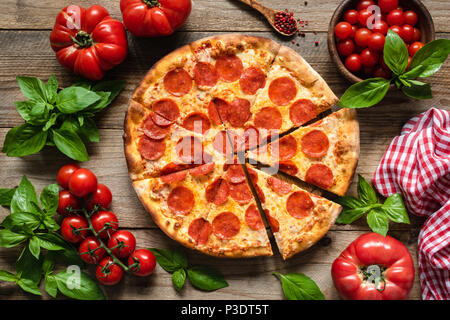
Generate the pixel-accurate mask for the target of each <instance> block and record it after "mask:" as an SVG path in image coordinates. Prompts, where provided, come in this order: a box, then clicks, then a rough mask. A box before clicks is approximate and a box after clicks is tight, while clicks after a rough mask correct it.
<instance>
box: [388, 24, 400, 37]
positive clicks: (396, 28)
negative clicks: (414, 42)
mask: <svg viewBox="0 0 450 320" xmlns="http://www.w3.org/2000/svg"><path fill="white" fill-rule="evenodd" d="M389 29H390V30H392V31H394V32H395V33H396V34H398V35H399V36H400V33H401V32H402V28H400V27H399V26H390V27H389Z"/></svg>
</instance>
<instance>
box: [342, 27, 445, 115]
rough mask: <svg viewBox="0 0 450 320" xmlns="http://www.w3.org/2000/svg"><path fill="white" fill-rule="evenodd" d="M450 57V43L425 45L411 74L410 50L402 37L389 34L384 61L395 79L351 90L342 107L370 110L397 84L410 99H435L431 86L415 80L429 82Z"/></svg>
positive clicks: (364, 83) (374, 80) (375, 80)
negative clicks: (426, 79)
mask: <svg viewBox="0 0 450 320" xmlns="http://www.w3.org/2000/svg"><path fill="white" fill-rule="evenodd" d="M449 53H450V40H447V39H438V40H435V41H431V42H429V43H427V44H425V45H424V46H423V47H422V48H421V49H420V50H419V51H417V53H416V54H415V55H414V57H413V58H412V60H411V64H410V65H409V68H408V70H406V68H407V66H408V57H409V56H408V48H407V47H406V44H405V42H404V41H403V40H402V38H400V36H399V35H398V34H397V33H395V32H394V31H392V30H388V33H387V36H386V41H385V44H384V51H383V57H384V62H385V63H386V65H387V66H388V67H389V69H391V71H392V74H393V77H392V78H391V79H384V78H370V79H366V80H364V81H361V82H359V83H355V84H354V85H352V86H350V87H349V88H348V89H347V90H346V91H345V92H344V94H343V95H342V97H341V99H340V101H339V103H338V105H339V106H341V107H344V108H367V107H371V106H373V105H375V104H377V103H378V102H380V101H381V100H382V99H383V98H384V96H385V95H386V93H387V92H388V90H389V87H390V86H391V83H394V84H395V85H396V87H397V88H399V89H400V90H402V92H403V93H404V94H405V95H407V96H408V97H411V98H414V99H430V98H432V94H431V88H430V85H429V84H428V83H425V82H422V81H418V80H415V79H417V78H426V77H429V76H431V75H433V74H434V73H435V72H436V71H438V70H439V69H440V68H441V66H442V64H443V63H444V62H445V60H446V59H447V57H448V55H449Z"/></svg>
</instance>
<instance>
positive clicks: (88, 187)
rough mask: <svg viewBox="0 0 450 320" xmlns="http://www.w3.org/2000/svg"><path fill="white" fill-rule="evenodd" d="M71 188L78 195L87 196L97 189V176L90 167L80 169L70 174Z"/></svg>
mask: <svg viewBox="0 0 450 320" xmlns="http://www.w3.org/2000/svg"><path fill="white" fill-rule="evenodd" d="M69 190H70V192H72V193H73V194H74V195H75V196H77V197H80V198H82V197H85V196H87V195H88V194H90V193H92V192H94V191H95V190H97V177H96V176H95V174H94V173H92V171H91V170H89V169H85V168H81V169H78V170H76V171H75V172H74V173H72V175H71V176H70V179H69Z"/></svg>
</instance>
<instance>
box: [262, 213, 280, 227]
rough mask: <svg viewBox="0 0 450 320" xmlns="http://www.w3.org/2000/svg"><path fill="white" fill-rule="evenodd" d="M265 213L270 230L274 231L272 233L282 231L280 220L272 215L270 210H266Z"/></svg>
mask: <svg viewBox="0 0 450 320" xmlns="http://www.w3.org/2000/svg"><path fill="white" fill-rule="evenodd" d="M264 213H265V214H266V217H267V222H268V223H269V226H270V229H272V232H273V233H275V232H278V231H280V223H279V222H278V220H277V219H275V218H274V217H272V216H271V215H270V212H269V210H267V209H266V210H264Z"/></svg>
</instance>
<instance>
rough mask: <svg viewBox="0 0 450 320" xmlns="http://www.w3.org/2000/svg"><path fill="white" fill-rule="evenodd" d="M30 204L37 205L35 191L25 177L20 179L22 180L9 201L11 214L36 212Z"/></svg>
mask: <svg viewBox="0 0 450 320" xmlns="http://www.w3.org/2000/svg"><path fill="white" fill-rule="evenodd" d="M32 203H38V198H37V195H36V190H35V189H34V186H33V185H32V184H31V182H30V181H29V180H28V178H27V177H26V176H23V177H22V180H21V181H20V183H19V186H18V187H17V190H16V192H15V193H14V196H13V197H12V199H11V213H16V212H33V213H39V212H36V210H35V207H34V206H33V205H32Z"/></svg>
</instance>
